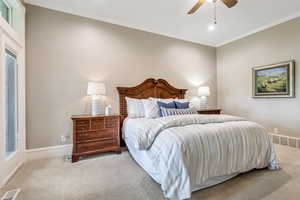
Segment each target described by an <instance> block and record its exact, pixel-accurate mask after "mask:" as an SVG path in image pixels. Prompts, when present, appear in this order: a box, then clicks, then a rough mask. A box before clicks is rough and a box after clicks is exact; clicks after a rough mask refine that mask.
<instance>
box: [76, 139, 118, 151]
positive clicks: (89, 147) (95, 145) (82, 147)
mask: <svg viewBox="0 0 300 200" xmlns="http://www.w3.org/2000/svg"><path fill="white" fill-rule="evenodd" d="M112 146H117V140H116V139H107V140H103V141H98V142H88V143H81V144H77V152H78V153H84V152H90V151H95V150H96V151H97V150H101V149H104V148H108V147H112Z"/></svg>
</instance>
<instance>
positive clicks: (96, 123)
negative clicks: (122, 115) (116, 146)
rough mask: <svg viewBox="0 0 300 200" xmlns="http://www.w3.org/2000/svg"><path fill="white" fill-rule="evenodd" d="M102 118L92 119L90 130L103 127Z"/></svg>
mask: <svg viewBox="0 0 300 200" xmlns="http://www.w3.org/2000/svg"><path fill="white" fill-rule="evenodd" d="M104 128H105V125H104V118H101V119H92V121H91V129H92V130H101V129H104Z"/></svg>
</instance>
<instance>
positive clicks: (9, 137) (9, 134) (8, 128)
mask: <svg viewBox="0 0 300 200" xmlns="http://www.w3.org/2000/svg"><path fill="white" fill-rule="evenodd" d="M17 102H18V93H17V57H16V55H14V54H13V53H12V52H10V51H9V50H6V51H5V108H6V109H5V122H6V123H5V135H6V140H5V141H6V145H5V152H6V156H10V155H11V154H13V153H14V152H16V151H17V136H18V135H17V132H18V130H17V124H18V123H17V121H18V120H17V119H18V115H17V113H18V112H17Z"/></svg>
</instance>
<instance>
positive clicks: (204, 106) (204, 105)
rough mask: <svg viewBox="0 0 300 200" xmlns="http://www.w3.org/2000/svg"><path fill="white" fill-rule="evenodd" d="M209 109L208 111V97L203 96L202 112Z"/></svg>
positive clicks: (201, 102)
mask: <svg viewBox="0 0 300 200" xmlns="http://www.w3.org/2000/svg"><path fill="white" fill-rule="evenodd" d="M207 109H208V103H207V97H206V96H202V97H200V110H207Z"/></svg>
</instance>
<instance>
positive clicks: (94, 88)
mask: <svg viewBox="0 0 300 200" xmlns="http://www.w3.org/2000/svg"><path fill="white" fill-rule="evenodd" d="M104 94H105V85H104V83H97V82H89V83H88V89H87V95H90V96H92V95H104Z"/></svg>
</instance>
